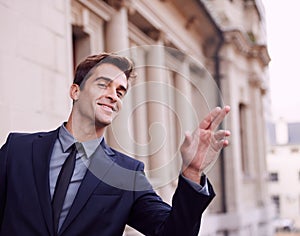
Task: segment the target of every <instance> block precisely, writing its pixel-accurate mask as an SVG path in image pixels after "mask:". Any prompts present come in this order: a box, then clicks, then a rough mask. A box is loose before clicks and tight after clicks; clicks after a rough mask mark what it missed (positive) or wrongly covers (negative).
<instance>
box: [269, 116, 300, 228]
mask: <svg viewBox="0 0 300 236" xmlns="http://www.w3.org/2000/svg"><path fill="white" fill-rule="evenodd" d="M268 130H269V138H270V139H269V141H270V146H269V149H268V158H267V163H268V165H267V166H268V171H269V181H270V186H269V193H270V196H271V199H272V200H273V202H274V204H275V206H276V221H275V226H276V227H277V228H278V230H296V229H298V230H299V228H300V186H299V182H300V155H299V154H300V123H299V122H293V123H290V122H286V121H285V120H284V119H280V120H278V121H276V123H272V124H269V125H268Z"/></svg>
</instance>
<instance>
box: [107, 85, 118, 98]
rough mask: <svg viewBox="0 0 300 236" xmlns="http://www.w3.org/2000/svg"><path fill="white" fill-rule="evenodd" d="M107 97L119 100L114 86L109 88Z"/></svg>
mask: <svg viewBox="0 0 300 236" xmlns="http://www.w3.org/2000/svg"><path fill="white" fill-rule="evenodd" d="M106 97H107V98H109V99H110V100H112V101H117V99H118V95H117V91H116V90H115V89H114V88H107V91H106Z"/></svg>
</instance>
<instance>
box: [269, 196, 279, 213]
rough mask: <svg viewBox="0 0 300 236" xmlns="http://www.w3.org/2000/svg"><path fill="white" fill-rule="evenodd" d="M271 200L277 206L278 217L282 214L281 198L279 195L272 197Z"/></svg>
mask: <svg viewBox="0 0 300 236" xmlns="http://www.w3.org/2000/svg"><path fill="white" fill-rule="evenodd" d="M271 199H272V202H273V203H274V205H275V210H276V214H277V216H278V215H279V214H280V198H279V196H278V195H273V196H272V197H271Z"/></svg>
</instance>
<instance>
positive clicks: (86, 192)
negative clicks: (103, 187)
mask: <svg viewBox="0 0 300 236" xmlns="http://www.w3.org/2000/svg"><path fill="white" fill-rule="evenodd" d="M102 146H103V145H99V147H98V148H97V150H96V152H95V154H96V155H95V156H94V157H92V160H91V163H90V166H89V168H88V170H87V172H86V175H85V177H84V179H83V180H82V183H81V185H80V187H79V189H78V192H77V195H76V197H75V199H74V202H73V204H72V207H71V209H70V211H69V214H68V215H67V217H66V219H65V221H64V223H63V225H62V227H61V230H60V232H59V234H60V235H61V234H62V233H63V232H64V231H65V230H66V228H67V227H68V226H69V225H70V224H71V223H72V221H73V220H74V219H75V217H76V216H77V215H78V214H79V212H80V211H81V209H82V208H83V207H84V205H85V204H86V202H87V201H88V199H89V198H90V195H91V194H92V193H93V191H94V189H95V188H96V187H97V186H98V185H99V184H100V183H101V182H102V180H103V179H104V178H105V176H106V174H107V173H108V172H109V170H110V169H111V168H112V167H113V166H114V163H115V158H114V155H115V154H114V152H113V151H112V150H111V149H109V148H108V147H107V146H105V147H102ZM106 148H108V149H107V150H106Z"/></svg>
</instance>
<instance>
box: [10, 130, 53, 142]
mask: <svg viewBox="0 0 300 236" xmlns="http://www.w3.org/2000/svg"><path fill="white" fill-rule="evenodd" d="M55 132H57V129H56V130H51V131H38V132H11V133H9V134H8V137H7V142H9V141H19V140H20V141H25V140H28V141H30V140H34V139H36V138H38V137H44V136H47V135H52V134H54V133H55Z"/></svg>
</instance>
